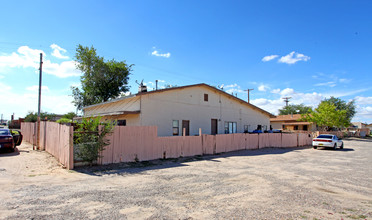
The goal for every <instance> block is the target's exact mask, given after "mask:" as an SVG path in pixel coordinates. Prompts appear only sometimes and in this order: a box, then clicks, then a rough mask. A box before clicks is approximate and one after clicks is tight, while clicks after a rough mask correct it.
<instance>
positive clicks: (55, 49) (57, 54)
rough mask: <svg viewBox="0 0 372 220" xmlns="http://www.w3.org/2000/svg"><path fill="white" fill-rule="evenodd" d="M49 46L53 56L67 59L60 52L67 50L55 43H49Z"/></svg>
mask: <svg viewBox="0 0 372 220" xmlns="http://www.w3.org/2000/svg"><path fill="white" fill-rule="evenodd" d="M50 48H52V49H53V52H52V56H55V57H57V58H60V59H68V58H69V57H68V56H64V55H62V54H61V52H63V53H66V52H67V51H66V50H65V49H63V48H62V47H60V46H58V45H57V44H52V45H50Z"/></svg>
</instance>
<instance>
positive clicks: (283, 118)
mask: <svg viewBox="0 0 372 220" xmlns="http://www.w3.org/2000/svg"><path fill="white" fill-rule="evenodd" d="M300 118H301V114H293V115H278V116H276V118H270V121H283V122H285V121H297V120H299V119H300Z"/></svg>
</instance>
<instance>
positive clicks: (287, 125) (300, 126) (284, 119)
mask: <svg viewBox="0 0 372 220" xmlns="http://www.w3.org/2000/svg"><path fill="white" fill-rule="evenodd" d="M300 119H301V114H292V115H278V116H277V117H274V118H271V119H270V124H271V126H272V128H273V129H276V130H283V131H316V124H315V123H312V122H306V121H300Z"/></svg>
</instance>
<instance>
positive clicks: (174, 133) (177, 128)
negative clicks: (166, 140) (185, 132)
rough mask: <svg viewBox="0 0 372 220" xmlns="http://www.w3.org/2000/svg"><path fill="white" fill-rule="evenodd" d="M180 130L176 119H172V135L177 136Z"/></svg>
mask: <svg viewBox="0 0 372 220" xmlns="http://www.w3.org/2000/svg"><path fill="white" fill-rule="evenodd" d="M179 131H180V124H179V121H178V120H173V136H178V135H179V133H180V132H179Z"/></svg>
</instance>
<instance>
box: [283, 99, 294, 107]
mask: <svg viewBox="0 0 372 220" xmlns="http://www.w3.org/2000/svg"><path fill="white" fill-rule="evenodd" d="M291 98H292V97H284V98H283V99H284V102H285V106H288V102H289V100H290V99H291Z"/></svg>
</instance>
